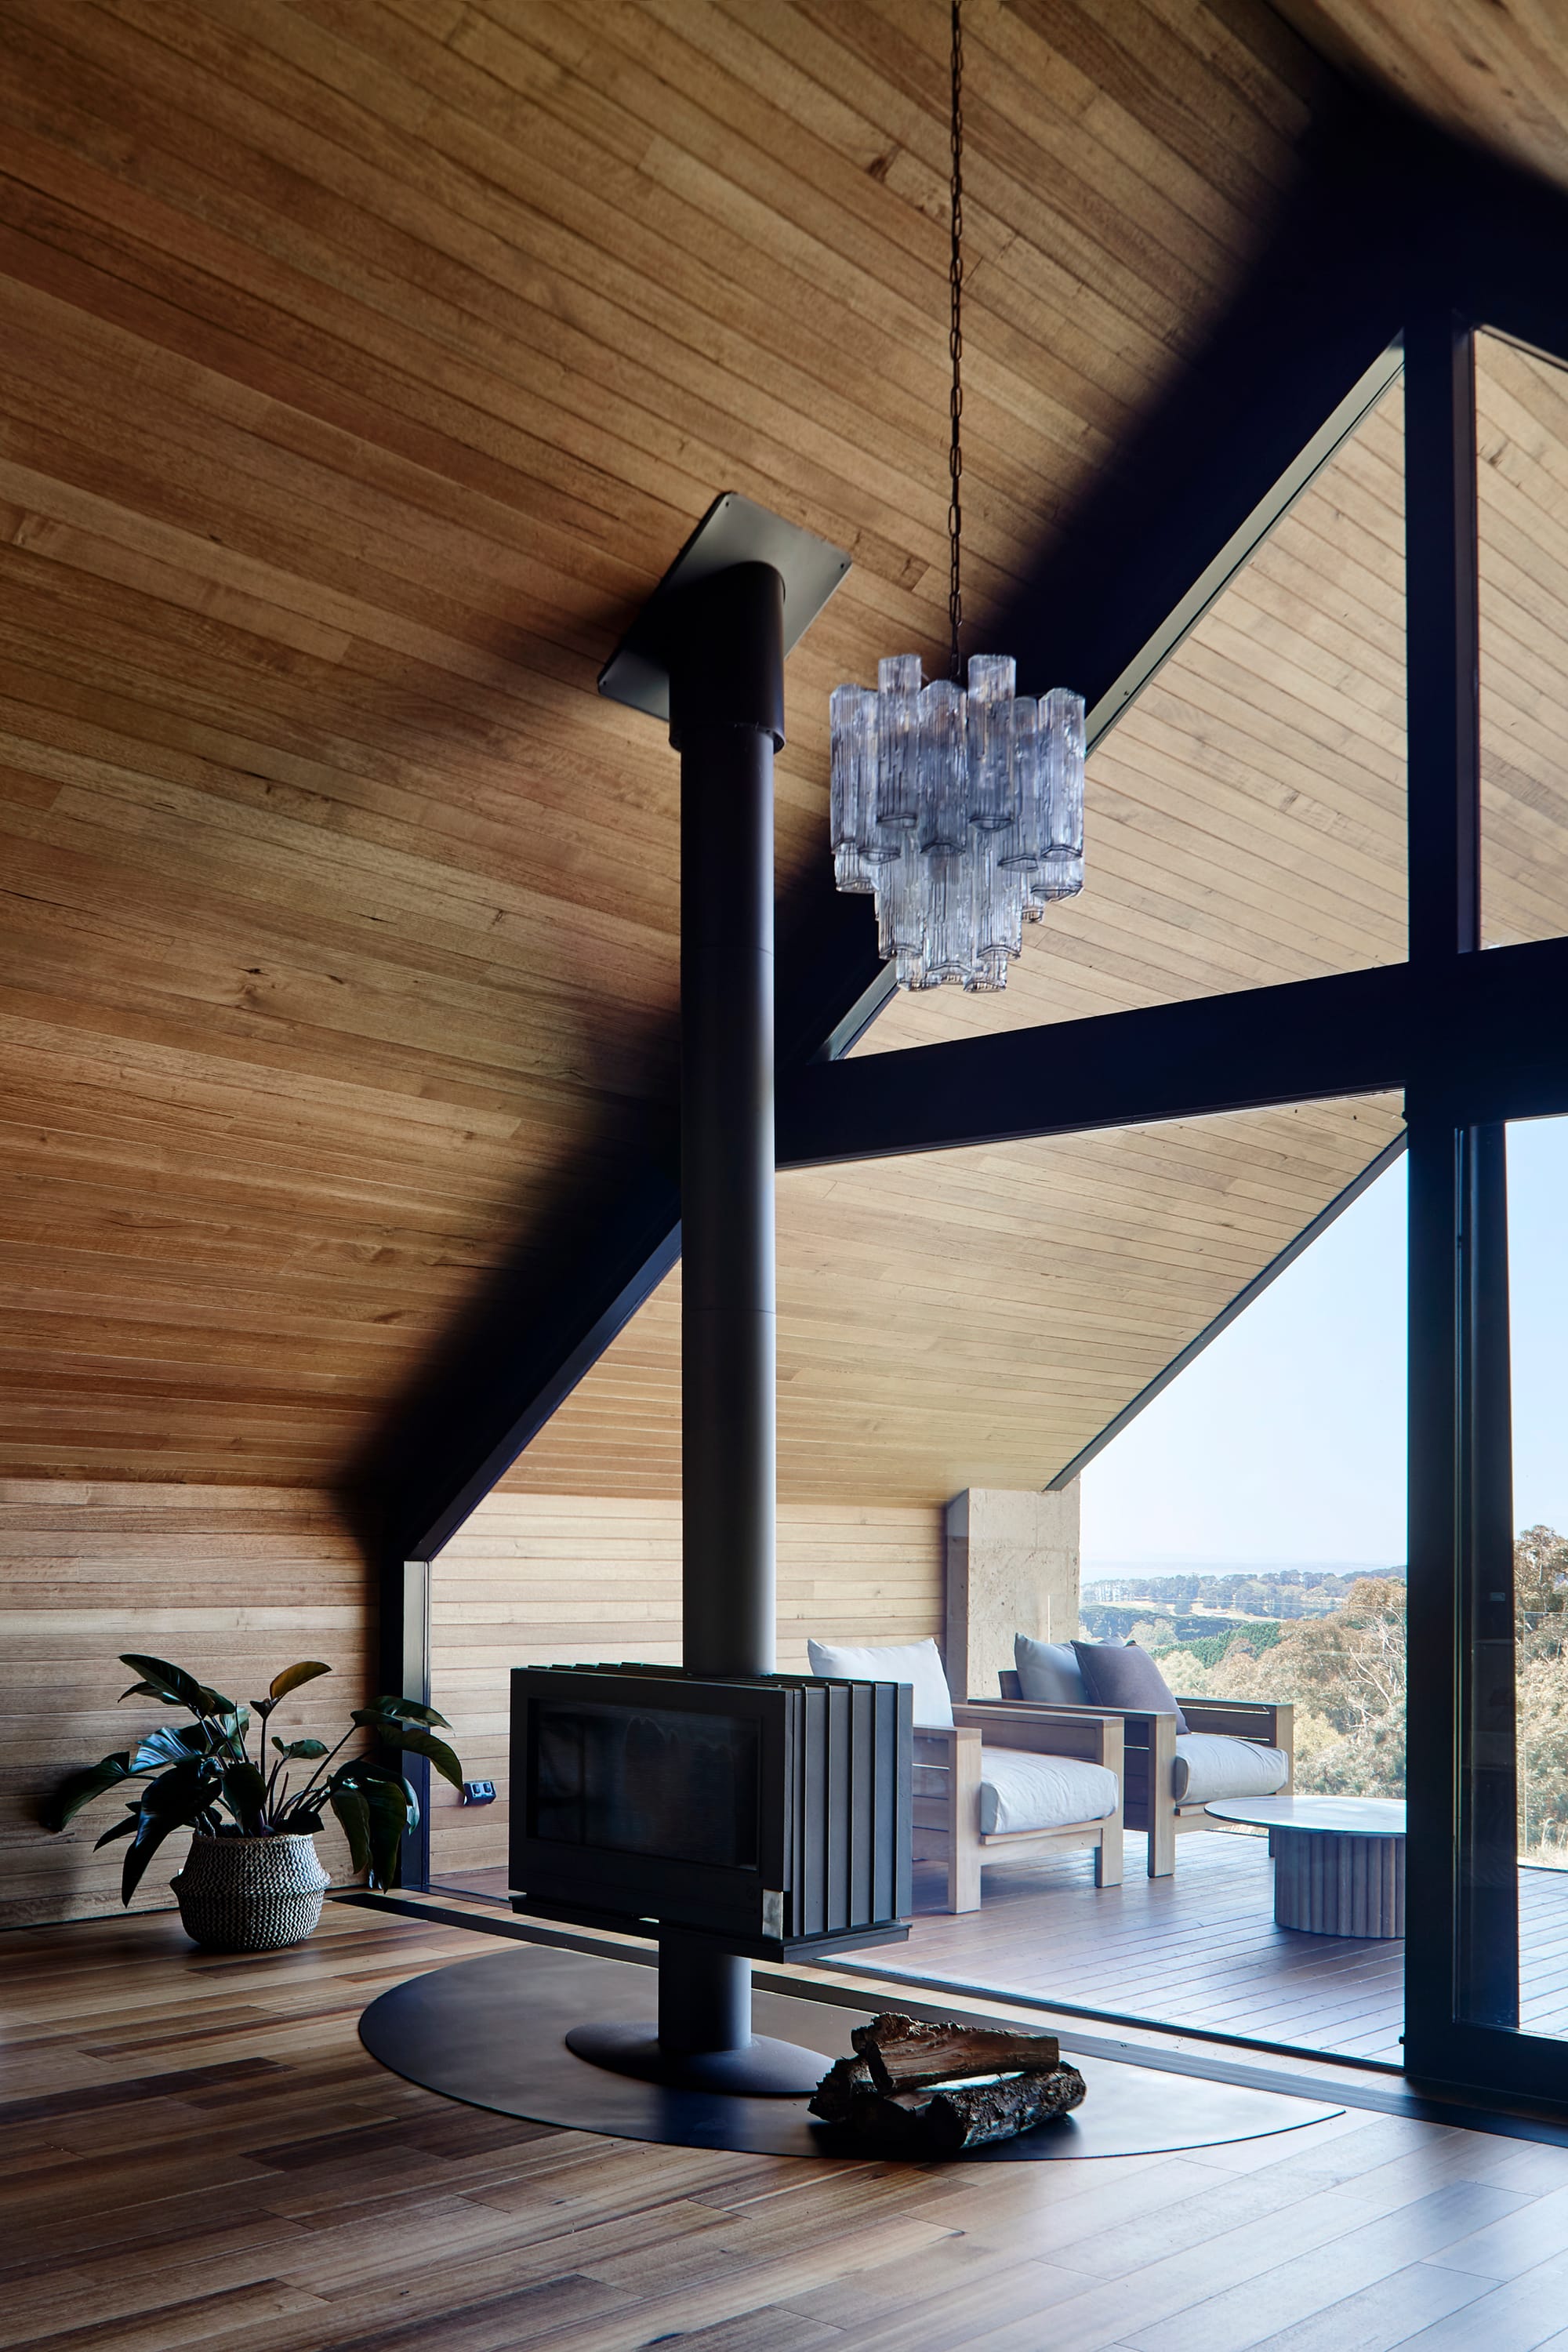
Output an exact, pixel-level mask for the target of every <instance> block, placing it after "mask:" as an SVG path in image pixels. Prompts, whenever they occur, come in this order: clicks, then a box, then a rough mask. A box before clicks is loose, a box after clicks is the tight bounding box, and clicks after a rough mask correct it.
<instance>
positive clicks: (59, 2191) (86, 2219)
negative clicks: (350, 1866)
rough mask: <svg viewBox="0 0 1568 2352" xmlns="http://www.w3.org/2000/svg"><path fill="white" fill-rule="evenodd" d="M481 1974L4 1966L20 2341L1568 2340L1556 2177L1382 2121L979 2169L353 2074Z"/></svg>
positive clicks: (96, 1938) (315, 1955)
mask: <svg viewBox="0 0 1568 2352" xmlns="http://www.w3.org/2000/svg"><path fill="white" fill-rule="evenodd" d="M1216 1843H1217V1841H1216ZM1198 1883H1199V1880H1198V1875H1197V1874H1196V1873H1194V1874H1192V1876H1191V1877H1190V1878H1189V1881H1188V1884H1189V1886H1192V1885H1197V1884H1198ZM475 1948H476V1946H475V1939H474V1938H473V1937H471V1936H468V1935H465V1934H463V1933H461V1932H460V1931H458V1930H454V1929H451V1928H446V1927H432V1926H430V1925H429V1924H427V1923H426V1922H414V1921H406V1920H401V1919H398V1920H393V1919H389V1918H387V1917H386V1916H384V1915H383V1916H372V1915H369V1914H367V1913H365V1912H363V1911H357V1910H353V1909H350V1908H347V1907H345V1906H339V1905H330V1906H328V1910H327V1913H326V1916H325V1917H324V1919H323V1922H322V1925H321V1929H320V1931H319V1932H318V1934H317V1935H316V1937H313V1938H312V1940H311V1941H310V1943H309V1944H308V1945H306V1946H304V1947H303V1948H300V1950H298V1951H295V1952H286V1953H275V1954H269V1955H265V1956H248V1957H242V1958H215V1957H213V1956H211V1955H204V1954H198V1953H196V1952H195V1951H194V1950H193V1949H192V1948H191V1947H190V1946H189V1945H188V1944H187V1943H186V1942H185V1940H184V1936H183V1935H182V1933H181V1931H180V1927H179V1923H178V1921H177V1919H175V1918H174V1916H171V1915H169V1914H163V1913H159V1914H152V1915H141V1916H132V1917H131V1918H127V1919H123V1920H94V1921H89V1922H84V1923H82V1924H80V1925H78V1926H74V1927H58V1928H26V1929H18V1930H16V1931H15V1932H13V1933H12V1934H10V1935H8V1936H5V1937H3V1938H0V2018H3V2021H4V2043H3V2051H0V2125H3V2128H0V2209H3V2210H4V2214H5V2222H6V2228H5V2233H4V2238H3V2241H0V2345H4V2346H5V2347H20V2346H24V2345H26V2346H47V2347H50V2352H163V2347H181V2352H201V2347H205V2346H207V2345H221V2346H222V2347H224V2352H248V2347H256V2352H262V2347H266V2352H319V2348H321V2352H324V2347H331V2348H332V2352H404V2347H406V2352H415V2347H418V2352H512V2347H519V2352H521V2347H524V2346H527V2347H536V2346H537V2347H545V2352H634V2347H642V2346H645V2345H652V2344H654V2343H665V2342H672V2341H674V2342H679V2344H680V2345H681V2346H682V2347H693V2352H833V2347H845V2352H855V2347H864V2352H944V2347H953V2352H958V2347H968V2346H971V2345H976V2344H984V2345H985V2346H986V2347H995V2352H1038V2347H1042V2346H1045V2345H1049V2346H1050V2347H1051V2352H1188V2347H1190V2352H1249V2347H1270V2348H1271V2352H1285V2347H1294V2348H1295V2352H1307V2347H1325V2352H1327V2347H1334V2352H1341V2348H1342V2347H1348V2346H1355V2347H1363V2352H1377V2347H1394V2346H1399V2345H1407V2344H1408V2345H1418V2346H1420V2347H1423V2352H1449V2347H1453V2352H1459V2347H1471V2346H1475V2345H1479V2344H1483V2343H1485V2344H1488V2345H1492V2346H1496V2347H1502V2346H1507V2347H1510V2352H1535V2347H1544V2346H1546V2345H1549V2344H1553V2343H1561V2342H1562V2340H1563V2338H1562V2335H1561V2329H1562V2323H1563V2314H1564V2309H1565V2307H1568V2303H1565V2297H1568V2147H1552V2146H1546V2145H1542V2144H1537V2143H1532V2142H1527V2141H1522V2140H1519V2139H1514V2138H1510V2137H1494V2136H1489V2135H1485V2134H1481V2133H1478V2132H1471V2131H1467V2130H1465V2129H1463V2128H1460V2127H1457V2126H1450V2125H1447V2124H1436V2123H1426V2122H1416V2121H1413V2120H1410V2119H1408V2118H1405V2117H1403V2116H1386V2115H1383V2114H1379V2113H1375V2112H1372V2111H1369V2110H1366V2109H1364V2108H1347V2109H1346V2110H1345V2112H1344V2113H1343V2114H1342V2115H1341V2116H1338V2117H1336V2118H1335V2119H1333V2120H1332V2121H1330V2122H1327V2123H1324V2124H1321V2125H1315V2126H1309V2127H1308V2128H1306V2129H1304V2130H1302V2131H1300V2132H1293V2133H1288V2134H1284V2135H1282V2136H1280V2137H1278V2138H1275V2139H1271V2140H1266V2141H1256V2142H1249V2143H1246V2144H1244V2145H1241V2146H1238V2147H1218V2148H1205V2149H1201V2150H1198V2151H1196V2152H1194V2153H1193V2154H1189V2155H1179V2156H1162V2157H1141V2158H1120V2159H1115V2160H1112V2161H1109V2162H1101V2163H1085V2164H1077V2165H1074V2164H1066V2165H1042V2166H1026V2167H1021V2168H985V2169H984V2170H975V2169H973V2168H964V2167H963V2166H952V2165H950V2166H941V2165H930V2166H910V2167H898V2166H888V2165H879V2164H873V2163H858V2164H836V2163H826V2162H824V2163H802V2162H798V2161H793V2160H791V2159H789V2158H755V2157H742V2156H729V2155H723V2154H713V2153H709V2152H703V2151H699V2150H693V2149H682V2148H664V2147H644V2146H640V2145H637V2144H632V2143H627V2142H625V2141H616V2140H610V2139H599V2138H595V2137H593V2136H591V2135H589V2134H586V2133H579V2132H564V2131H556V2130H552V2129H548V2128H545V2127H543V2126H537V2125H531V2124H526V2123H520V2122H518V2121H516V2120H514V2119H512V2118H510V2117H506V2116H491V2115H487V2114H484V2113H482V2112H480V2111H479V2110H477V2109H474V2108H469V2107H463V2106H458V2105H454V2104H451V2103H448V2102H447V2101H445V2100H442V2099H439V2098H437V2097H436V2096H434V2095H432V2094H430V2093H428V2092H426V2091H422V2090H419V2089H417V2088H416V2086H414V2085H413V2084H407V2083H404V2082H402V2081H400V2080H399V2079H398V2078H397V2077H396V2076H395V2075H393V2074H387V2073H386V2072H385V2071H384V2069H382V2068H381V2067H379V2066H377V2065H376V2064H375V2063H374V2061H373V2060H372V2059H371V2058H369V2057H368V2056H367V2054H366V2053H365V2052H364V2051H363V2049H362V2047H361V2045H360V2042H359V2040H358V2036H357V2033H356V2031H355V2027H356V2023H357V2021H358V2017H359V2014H360V2011H361V2010H362V2009H363V2006H364V2004H365V2003H366V2002H367V2001H369V2000H373V1999H374V1996H375V1995H376V1994H377V1993H378V1992H379V1991H381V1990H384V1988H385V1987H387V1986H388V1985H391V1984H394V1983H396V1982H398V1981H399V1980H401V1979H404V1978H405V1977H407V1976H409V1975H411V1974H414V1973H416V1972H418V1971H420V1970H423V1969H428V1968H434V1967H439V1966H442V1965H444V1964H447V1963H449V1962H452V1961H458V1960H463V1959H467V1958H471V1957H472V1956H473V1954H474V1951H475Z"/></svg>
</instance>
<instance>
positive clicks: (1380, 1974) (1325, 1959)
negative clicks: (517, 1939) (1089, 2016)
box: [443, 1832, 1568, 2064]
mask: <svg viewBox="0 0 1568 2352" xmlns="http://www.w3.org/2000/svg"><path fill="white" fill-rule="evenodd" d="M443 1883H444V1884H446V1885H448V1886H457V1885H462V1886H463V1887H464V1888H465V1889H467V1890H468V1891H471V1892H473V1893H476V1894H485V1895H501V1894H503V1893H504V1891H505V1874H504V1872H501V1871H480V1872H477V1873H475V1874H472V1875H470V1876H467V1877H464V1878H463V1879H462V1880H460V1881H459V1880H457V1879H455V1878H448V1879H447V1880H446V1881H445V1882H443ZM983 1884H984V1901H983V1903H982V1906H981V1908H980V1909H979V1910H978V1911H972V1912H966V1913H964V1914H963V1915H961V1916H958V1917H953V1916H950V1915H949V1914H947V1913H945V1912H939V1911H936V1910H935V1909H934V1908H928V1907H926V1906H934V1905H935V1903H936V1902H937V1900H938V1899H939V1897H938V1887H937V1874H936V1873H935V1872H934V1871H933V1872H932V1873H931V1874H930V1877H929V1880H928V1879H926V1878H925V1876H924V1875H923V1874H921V1873H917V1874H916V1905H917V1916H916V1919H915V1923H914V1926H913V1927H912V1929H911V1931H910V1939H909V1941H908V1943H907V1944H902V1945H898V1944H892V1945H881V1946H879V1947H878V1948H876V1949H875V1950H873V1951H868V1953H867V1955H866V1961H865V1965H866V1966H867V1967H868V1968H874V1969H876V1971H877V1973H878V1974H879V1975H881V1976H913V1977H927V1978H931V1979H940V1980H941V1981H942V1982H946V1983H951V1984H961V1985H973V1986H976V1987H984V1988H985V1989H986V1990H992V1991H998V1992H1008V1993H1013V1994H1019V1993H1023V1994H1026V1995H1028V1996H1030V1997H1032V1998H1035V1999H1037V2000H1058V2001H1064V2002H1067V2003H1068V2004H1069V2005H1071V2006H1073V2007H1077V2008H1083V2009H1095V2010H1105V2011H1113V2012H1116V2013H1118V2014H1120V2015H1122V2016H1126V2017H1135V2018H1142V2019H1148V2020H1150V2021H1152V2022H1155V2023H1160V2024H1166V2025H1179V2026H1185V2027H1203V2028H1205V2030H1207V2031H1208V2032H1216V2033H1226V2034H1234V2035H1236V2036H1237V2038H1239V2039H1241V2040H1251V2041H1260V2042H1290V2043H1294V2044H1296V2045H1297V2046H1299V2047H1300V2048H1303V2049H1308V2050H1321V2051H1324V2052H1332V2053H1342V2054H1344V2055H1347V2056H1353V2057H1358V2058H1380V2059H1384V2060H1386V2061H1388V2062H1390V2063H1394V2064H1397V2063H1398V2062H1399V2058H1400V2044H1399V2037H1400V2034H1401V2032H1402V2031H1403V2029H1404V2021H1405V1998H1404V1981H1403V1978H1404V1960H1405V1947H1404V1944H1403V1943H1402V1942H1390V1943H1370V1942H1364V1941H1362V1940H1359V1939H1357V1938H1355V1937H1339V1936H1309V1935H1303V1934H1300V1932H1299V1931H1297V1930H1296V1929H1293V1928H1288V1927H1276V1926H1275V1925H1274V1906H1273V1866H1272V1864H1270V1862H1269V1859H1268V1840H1267V1839H1266V1838H1264V1837H1262V1836H1257V1837H1253V1836H1248V1835H1245V1834H1242V1835H1229V1834H1226V1833H1223V1832H1211V1833H1210V1834H1208V1835H1206V1836H1195V1837H1194V1836H1188V1837H1184V1838H1183V1840H1182V1841H1181V1848H1180V1854H1179V1858H1178V1863H1177V1868H1176V1873H1175V1875H1174V1876H1173V1877H1172V1878H1156V1879H1151V1878H1149V1877H1147V1876H1146V1875H1145V1874H1144V1871H1143V1843H1142V1839H1141V1838H1130V1839H1129V1841H1128V1844H1127V1876H1126V1880H1125V1883H1124V1884H1123V1885H1121V1886H1108V1887H1103V1888H1097V1887H1096V1886H1095V1884H1094V1869H1093V1863H1092V1860H1091V1858H1090V1857H1089V1856H1088V1855H1084V1856H1081V1857H1080V1856H1079V1855H1066V1856H1063V1857H1062V1858H1061V1859H1060V1860H1059V1861H1052V1862H1046V1863H1035V1864H1020V1865H1018V1866H1017V1867H1016V1868H1013V1869H1007V1868H1005V1867H998V1868H995V1869H993V1870H987V1871H986V1873H985V1874H984V1882H983ZM1520 1910H1521V1941H1522V1946H1523V1960H1522V1966H1521V1976H1522V1978H1523V1989H1524V2001H1523V2015H1522V2018H1521V2022H1522V2023H1523V2024H1525V2025H1527V2026H1529V2027H1531V2028H1532V2029H1533V2030H1534V2031H1535V2032H1541V2033H1559V2034H1563V2033H1568V1872H1560V1871H1551V1870H1525V1871H1521V1874H1520ZM846 1957H847V1956H846ZM836 1964H838V1963H837V1962H836Z"/></svg>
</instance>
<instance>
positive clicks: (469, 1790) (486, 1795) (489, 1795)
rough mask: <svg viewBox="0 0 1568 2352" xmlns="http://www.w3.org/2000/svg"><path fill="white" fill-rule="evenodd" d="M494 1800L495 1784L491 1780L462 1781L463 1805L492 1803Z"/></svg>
mask: <svg viewBox="0 0 1568 2352" xmlns="http://www.w3.org/2000/svg"><path fill="white" fill-rule="evenodd" d="M495 1801H496V1784H495V1782H494V1781H493V1780H465V1781H464V1783H463V1802H464V1804H465V1805H493V1804H494V1803H495Z"/></svg>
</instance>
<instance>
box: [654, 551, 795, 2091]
mask: <svg viewBox="0 0 1568 2352" xmlns="http://www.w3.org/2000/svg"><path fill="white" fill-rule="evenodd" d="M672 620H673V623H674V625H673V627H672V630H671V635H670V639H669V644H668V652H669V673H670V698H669V699H670V722H669V733H670V740H671V742H672V743H673V744H674V746H675V748H676V749H677V751H679V754H680V1214H681V1320H680V1344H681V1406H680V1432H681V1493H682V1504H681V1522H682V1570H681V1629H682V1642H683V1651H682V1655H683V1661H684V1664H685V1666H686V1669H687V1671H688V1673H690V1674H700V1675H767V1674H772V1672H773V1662H774V1646H773V1645H774V1615H775V1586H776V1567H775V1530H776V1516H777V1513H776V1475H775V1434H774V1432H775V1396H776V1370H775V1364H776V1316H775V1308H774V1284H773V1164H774V1150H773V754H774V752H775V751H777V750H779V749H780V748H781V747H782V745H783V743H784V583H783V582H782V580H781V579H780V577H779V574H778V573H777V572H775V571H773V568H772V566H771V565H769V564H765V563H742V564H736V565H733V566H732V567H731V569H729V570H728V571H725V572H719V573H716V574H714V575H713V576H712V577H711V578H710V579H709V580H708V581H705V582H704V583H702V584H701V585H700V586H699V587H697V588H693V589H690V590H689V591H687V593H685V594H684V595H683V596H682V597H681V598H680V599H679V604H678V606H677V610H676V613H675V614H673V615H672ZM751 2004H752V1969H751V1963H750V1961H749V1960H744V1959H740V1958H736V1957H735V1956H734V1955H733V1954H731V1953H727V1952H721V1951H716V1950H714V1949H712V1948H710V1946H709V1944H708V1943H707V1941H706V1939H704V1938H700V1937H693V1936H687V1935H681V1934H679V1933H674V1932H670V1931H667V1932H666V1933H664V1934H662V1935H661V1936H660V1938H659V1990H658V2038H659V2043H660V2046H661V2048H662V2049H664V2050H666V2051H668V2053H670V2054H671V2055H672V2056H674V2055H678V2054H689V2053H702V2052H710V2051H721V2050H731V2049H735V2048H738V2047H744V2046H745V2045H746V2043H747V2042H749V2041H750V2040H751Z"/></svg>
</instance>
